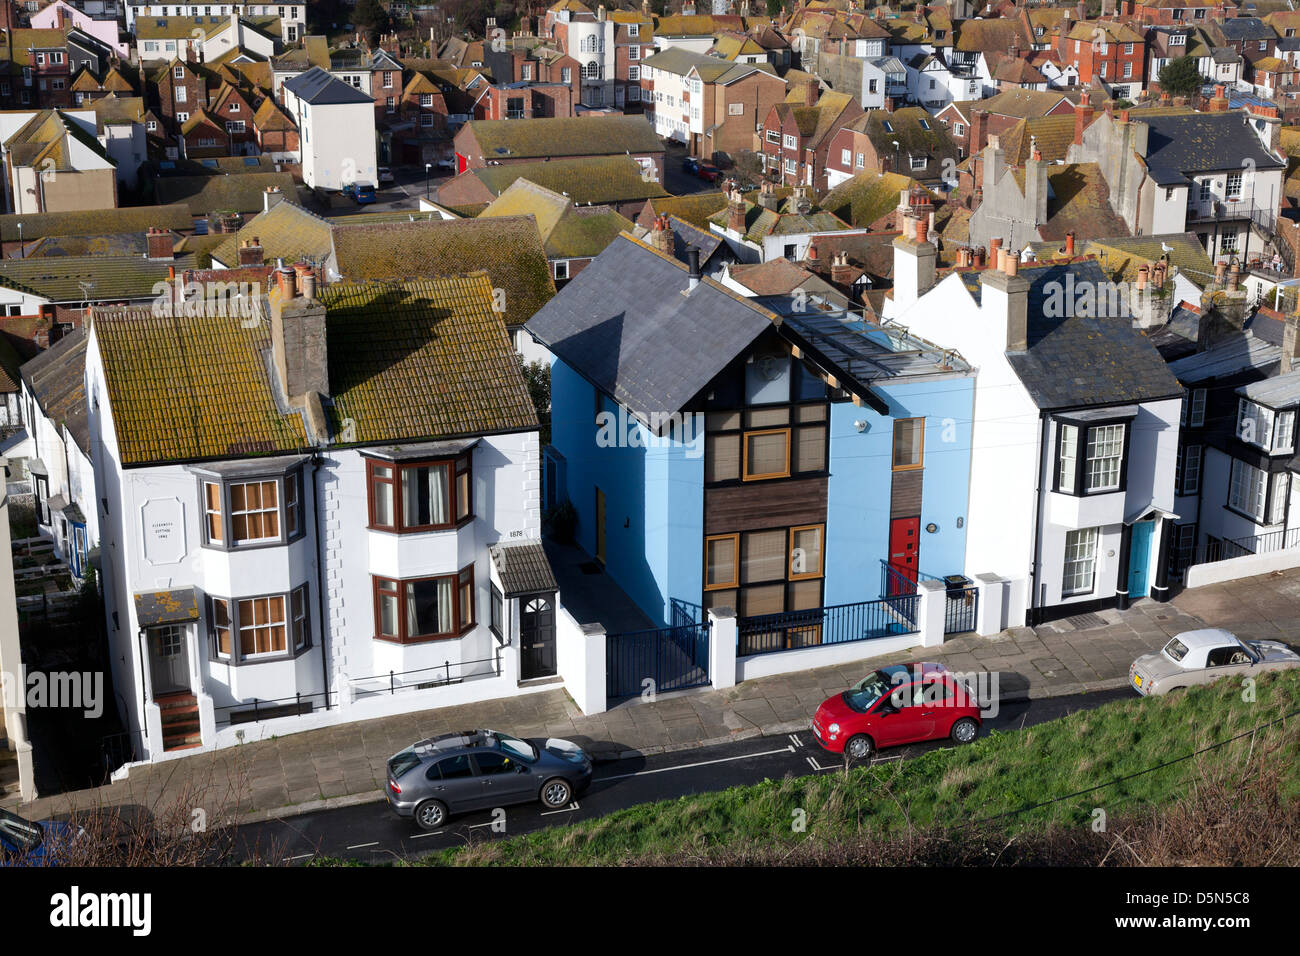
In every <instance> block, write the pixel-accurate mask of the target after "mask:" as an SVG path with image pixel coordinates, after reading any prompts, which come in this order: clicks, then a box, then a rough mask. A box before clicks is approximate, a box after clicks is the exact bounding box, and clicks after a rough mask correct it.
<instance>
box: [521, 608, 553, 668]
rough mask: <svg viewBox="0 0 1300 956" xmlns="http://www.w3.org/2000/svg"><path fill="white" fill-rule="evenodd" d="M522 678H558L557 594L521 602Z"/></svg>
mask: <svg viewBox="0 0 1300 956" xmlns="http://www.w3.org/2000/svg"><path fill="white" fill-rule="evenodd" d="M519 649H520V656H521V658H522V659H521V660H520V662H519V673H520V677H522V678H523V679H524V680H532V679H533V678H535V677H554V676H555V594H554V593H551V594H534V595H532V596H530V597H522V598H520V599H519Z"/></svg>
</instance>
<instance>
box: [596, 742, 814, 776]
mask: <svg viewBox="0 0 1300 956" xmlns="http://www.w3.org/2000/svg"><path fill="white" fill-rule="evenodd" d="M788 753H794V747H793V746H789V747H782V748H781V749H780V750H764V751H763V752H762V753H757V754H739V755H738V756H735V757H719V758H718V759H717V760H701V761H699V762H698V763H684V764H679V765H678V766H676V767H658V768H656V769H654V770H638V771H636V772H635V773H620V774H617V775H616V776H613V777H599V778H598V779H596V780H593V781H592V782H593V783H604V782H606V781H608V780H626V779H627V778H628V777H644V776H646V775H648V774H652V773H667V772H668V771H669V770H690V769H692V768H693V767H707V766H709V765H710V764H715V763H728V762H729V761H732V760H750V759H752V758H754V757H770V756H772V755H773V754H788Z"/></svg>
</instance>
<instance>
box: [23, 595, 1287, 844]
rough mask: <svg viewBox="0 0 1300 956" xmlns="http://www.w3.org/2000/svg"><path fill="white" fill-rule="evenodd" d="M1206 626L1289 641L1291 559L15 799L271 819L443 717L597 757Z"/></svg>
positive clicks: (1077, 678) (340, 794) (1047, 676)
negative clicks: (923, 676)
mask: <svg viewBox="0 0 1300 956" xmlns="http://www.w3.org/2000/svg"><path fill="white" fill-rule="evenodd" d="M1207 625H1213V626H1225V627H1229V628H1231V629H1233V630H1235V631H1236V632H1237V633H1238V634H1240V635H1241V636H1244V637H1251V638H1254V637H1266V638H1281V639H1284V640H1294V637H1295V635H1297V634H1300V569H1298V570H1295V571H1288V572H1275V573H1273V574H1269V575H1262V576H1260V577H1256V578H1250V579H1243V580H1239V581H1233V582H1228V583H1226V584H1218V585H1211V586H1208V587H1204V588H1199V589H1197V590H1194V591H1185V592H1183V593H1182V594H1181V595H1179V596H1178V597H1176V598H1175V599H1174V600H1173V601H1172V602H1171V603H1168V604H1156V603H1154V602H1152V601H1150V600H1142V601H1139V602H1137V603H1136V604H1134V605H1133V607H1131V608H1130V609H1128V610H1127V611H1123V612H1120V611H1115V610H1105V611H1100V612H1096V613H1092V614H1084V615H1080V616H1079V617H1076V618H1069V619H1066V620H1063V621H1057V622H1053V623H1051V624H1045V625H1041V626H1039V627H1037V628H1028V627H1022V628H1012V629H1010V630H1007V631H1004V632H1002V633H1001V634H998V635H996V636H993V637H989V638H981V637H978V636H976V635H973V634H967V635H960V636H956V637H953V638H951V639H950V640H948V641H946V642H945V643H944V644H943V645H942V647H938V648H931V649H927V650H925V651H921V650H920V649H919V648H917V649H913V650H911V651H904V652H901V653H897V654H891V655H888V656H882V657H873V658H869V659H864V660H862V661H858V662H855V663H851V664H844V665H838V666H833V667H821V668H816V669H812V670H806V671H799V672H797V673H792V674H784V675H779V676H775V677H767V678H762V679H759V680H752V681H746V682H744V683H742V684H738V685H737V686H735V687H733V688H730V689H727V690H713V689H711V688H701V689H698V690H695V691H686V692H682V693H678V694H671V695H661V696H660V697H659V698H658V699H657V700H655V701H653V702H643V701H641V700H640V699H637V700H634V701H631V702H624V703H621V704H619V705H617V706H615V707H613V708H612V709H610V710H609V711H607V712H606V713H603V714H596V715H593V716H585V715H583V714H582V713H581V712H580V711H579V710H578V708H577V707H576V705H575V704H574V703H573V701H572V700H571V699H570V698H569V696H568V694H567V693H566V692H565V691H564V690H563V689H556V690H553V691H546V692H539V693H535V694H529V695H525V696H523V697H516V698H511V699H507V700H492V701H483V702H479V703H474V704H467V705H463V706H458V707H446V708H440V709H436V710H428V711H422V712H419V713H413V714H404V715H400V716H395V717H385V718H380V719H375V720H366V721H359V722H355V723H350V724H346V725H342V726H337V727H327V728H322V729H319V730H311V731H306V732H303V733H297V734H292V735H289V736H286V737H279V738H273V739H270V740H263V741H257V742H253V743H249V744H245V745H243V746H240V747H236V748H229V749H226V750H223V751H220V752H217V753H205V754H198V755H195V756H192V757H185V758H180V759H176V760H170V761H165V762H161V763H158V764H153V765H149V766H144V767H139V768H136V769H134V770H132V771H131V773H130V775H129V777H128V778H127V779H126V780H123V781H119V782H117V783H114V784H111V785H109V786H105V787H100V788H97V789H93V790H83V791H77V792H74V793H69V794H60V795H56V796H52V797H47V798H41V799H38V800H36V801H35V802H34V803H31V804H17V803H16V802H14V800H13V798H12V797H11V798H8V800H6V801H0V805H6V806H9V807H11V808H13V809H15V810H16V811H17V812H19V813H21V814H22V815H24V816H27V817H29V818H34V819H46V818H49V817H52V816H57V815H61V814H66V813H68V812H70V811H72V810H73V809H74V808H83V809H84V808H90V807H95V806H104V805H125V804H139V805H144V806H146V807H149V808H152V809H155V812H157V810H158V809H159V808H161V807H164V806H168V805H171V804H174V803H177V802H180V803H182V804H184V805H186V806H200V805H201V806H203V807H204V808H205V809H206V810H207V812H208V819H209V820H210V821H211V820H213V819H225V820H228V819H232V818H237V819H240V820H243V821H256V820H266V819H271V818H277V817H285V816H291V815H294V814H302V813H309V812H312V811H316V810H322V809H330V808H335V807H340V806H349V805H355V804H359V803H366V802H371V801H374V800H377V799H382V792H381V790H382V787H383V785H384V779H385V763H386V761H387V759H388V758H389V757H390V756H391V755H392V754H394V753H396V752H397V751H398V750H401V749H402V748H403V747H406V746H408V745H410V744H411V743H412V742H414V741H416V740H419V739H421V738H423V737H427V736H430V735H432V734H435V733H438V732H442V731H445V730H446V729H447V728H448V727H458V728H459V727H495V728H500V729H503V730H509V731H511V732H512V733H515V734H517V735H519V736H521V737H535V736H555V737H565V738H569V739H571V740H574V741H576V742H578V743H580V744H582V745H583V746H584V747H586V748H588V749H589V750H590V751H591V752H592V753H593V755H594V756H595V757H596V758H597V759H598V760H603V761H609V760H616V759H627V758H628V757H629V756H634V755H640V756H652V755H657V754H663V753H670V752H674V751H680V750H689V749H693V748H699V747H704V746H716V745H718V744H723V743H728V742H732V741H738V740H744V739H747V738H750V737H759V736H774V735H784V734H788V733H792V732H797V731H801V730H804V729H806V728H807V726H808V721H809V719H810V718H811V716H812V714H813V713H814V711H815V710H816V708H817V706H818V705H819V704H820V703H821V702H822V701H823V700H825V699H826V698H827V697H829V696H831V695H832V694H835V693H839V692H840V691H842V690H843V689H844V688H845V687H847V686H849V685H850V684H851V683H853V682H855V681H857V680H858V679H860V678H861V676H862V675H863V674H864V673H865V672H866V671H867V670H869V669H872V668H875V667H879V666H882V665H884V664H888V663H900V662H904V661H908V660H916V659H918V658H922V659H927V660H936V661H940V662H942V663H944V664H946V665H947V666H948V667H949V668H950V669H952V670H955V671H963V672H965V671H989V672H996V673H997V674H998V685H997V686H998V689H999V693H1000V697H1001V699H1002V700H1003V701H1004V702H1010V701H1015V700H1024V699H1035V698H1042V697H1058V696H1066V695H1073V694H1080V693H1090V692H1094V691H1101V690H1111V689H1114V688H1117V687H1121V686H1123V685H1124V683H1125V681H1126V679H1127V674H1128V666H1129V664H1130V663H1131V662H1132V661H1133V659H1134V658H1136V657H1138V656H1139V655H1141V654H1144V653H1147V652H1149V651H1152V650H1155V649H1157V648H1158V647H1160V646H1161V645H1162V644H1163V643H1164V642H1165V641H1166V640H1167V638H1168V637H1170V636H1171V635H1173V634H1177V633H1179V632H1181V631H1185V630H1190V629H1193V628H1197V627H1203V626H1207Z"/></svg>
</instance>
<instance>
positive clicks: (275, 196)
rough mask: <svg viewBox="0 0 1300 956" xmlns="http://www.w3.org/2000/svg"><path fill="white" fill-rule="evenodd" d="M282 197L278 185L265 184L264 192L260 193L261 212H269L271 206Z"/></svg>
mask: <svg viewBox="0 0 1300 956" xmlns="http://www.w3.org/2000/svg"><path fill="white" fill-rule="evenodd" d="M283 198H284V194H283V193H281V192H280V187H279V186H267V187H266V192H264V193H263V194H262V212H269V211H270V209H271V207H272V206H274V205H276V204H277V203H279V202H280V200H282V199H283Z"/></svg>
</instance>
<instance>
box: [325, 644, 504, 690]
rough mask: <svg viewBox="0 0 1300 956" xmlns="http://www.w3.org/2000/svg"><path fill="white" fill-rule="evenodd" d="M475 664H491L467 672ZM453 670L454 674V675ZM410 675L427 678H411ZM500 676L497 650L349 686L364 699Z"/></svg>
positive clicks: (374, 676) (364, 679) (358, 680)
mask: <svg viewBox="0 0 1300 956" xmlns="http://www.w3.org/2000/svg"><path fill="white" fill-rule="evenodd" d="M479 664H488V665H491V669H490V671H483V670H479V671H474V670H468V671H467V669H471V668H474V667H476V666H477V665H479ZM453 670H454V671H455V672H456V673H455V675H454V676H453V673H452V672H453ZM413 675H427V676H420V677H413ZM500 676H501V652H500V651H497V652H496V653H495V654H494V655H493V656H491V657H484V658H480V659H479V660H474V661H458V662H456V663H454V664H453V663H452V662H451V661H443V662H442V664H441V665H439V666H436V667H418V668H416V669H415V670H409V671H389V672H388V673H387V674H372V675H371V676H369V677H355V678H353V679H352V680H351V681H349V683H350V684H351V685H352V688H353V690H354V691H355V693H356V695H357V696H358V697H366V696H373V695H375V694H397V693H400V692H401V691H407V690H428V689H429V688H432V687H445V686H446V685H448V684H459V683H462V682H464V681H466V680H472V679H474V678H479V677H500Z"/></svg>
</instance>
